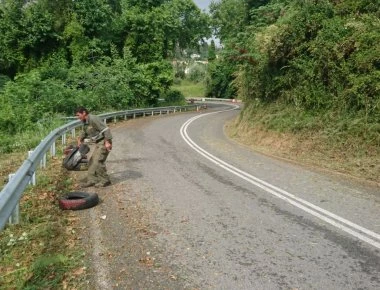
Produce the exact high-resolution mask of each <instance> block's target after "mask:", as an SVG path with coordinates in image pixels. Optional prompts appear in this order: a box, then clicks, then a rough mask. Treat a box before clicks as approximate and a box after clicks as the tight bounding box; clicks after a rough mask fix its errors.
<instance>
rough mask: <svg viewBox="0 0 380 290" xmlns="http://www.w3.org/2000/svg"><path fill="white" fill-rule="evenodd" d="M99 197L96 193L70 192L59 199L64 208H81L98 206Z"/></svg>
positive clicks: (60, 205)
mask: <svg viewBox="0 0 380 290" xmlns="http://www.w3.org/2000/svg"><path fill="white" fill-rule="evenodd" d="M98 203H99V197H98V195H97V194H96V193H88V192H79V191H74V192H69V193H68V194H67V195H66V196H65V197H63V198H60V199H59V207H60V208H61V209H63V210H80V209H87V208H91V207H94V206H96V205H97V204H98Z"/></svg>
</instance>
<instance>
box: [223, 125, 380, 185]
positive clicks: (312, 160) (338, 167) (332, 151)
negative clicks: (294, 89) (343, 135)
mask: <svg viewBox="0 0 380 290" xmlns="http://www.w3.org/2000/svg"><path fill="white" fill-rule="evenodd" d="M225 133H226V135H227V136H228V137H230V138H231V139H232V140H234V141H235V142H237V143H239V144H243V145H246V146H248V147H250V148H251V149H253V150H255V151H258V152H260V153H263V154H266V155H270V156H273V157H276V158H282V159H286V160H287V161H290V162H295V163H299V164H303V165H306V166H310V167H313V168H315V169H317V170H323V171H328V172H330V173H331V174H337V175H340V176H342V177H345V178H350V179H356V180H357V181H360V182H363V183H368V184H369V185H374V186H378V187H380V162H379V160H380V156H379V153H378V152H379V149H378V148H377V149H376V148H368V149H367V150H366V152H365V154H361V153H359V152H358V151H355V148H345V147H344V146H343V145H342V146H331V144H329V143H328V142H326V139H325V138H324V136H322V135H321V134H318V133H310V135H297V134H291V133H280V132H274V131H270V130H267V129H265V128H259V127H252V126H251V125H248V124H246V123H243V122H239V120H238V119H236V120H232V121H230V122H229V123H227V124H226V125H225Z"/></svg>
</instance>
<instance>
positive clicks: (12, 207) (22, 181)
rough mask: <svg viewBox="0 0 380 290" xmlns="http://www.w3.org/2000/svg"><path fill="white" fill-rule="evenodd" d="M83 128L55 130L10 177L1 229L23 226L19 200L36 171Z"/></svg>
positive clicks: (156, 111) (0, 204) (2, 195)
mask: <svg viewBox="0 0 380 290" xmlns="http://www.w3.org/2000/svg"><path fill="white" fill-rule="evenodd" d="M199 108H200V105H197V104H194V105H187V106H171V107H159V108H147V109H137V110H127V111H119V112H113V113H106V114H101V115H99V117H101V118H102V119H103V120H104V122H106V121H107V120H109V119H114V122H116V121H117V119H118V118H120V117H122V118H123V119H124V120H127V119H128V117H130V118H136V117H141V116H143V117H144V116H153V115H162V114H169V113H175V112H182V111H187V110H188V109H196V110H199ZM81 125H82V122H81V121H79V120H76V121H71V122H70V123H68V124H66V125H63V126H61V127H59V128H57V129H55V130H53V131H52V132H51V133H50V134H49V135H48V136H46V137H45V139H44V140H42V142H41V143H40V144H39V145H38V146H37V147H36V148H35V149H34V150H33V151H29V157H28V158H27V159H26V160H25V161H24V163H23V164H22V165H21V167H20V168H19V169H18V170H17V171H16V173H15V174H11V175H10V176H9V180H8V183H7V184H6V185H5V187H4V188H3V189H2V190H1V192H0V230H2V229H3V228H4V226H5V225H6V223H7V222H9V223H19V200H20V198H21V196H22V194H23V192H24V191H25V189H26V187H27V186H28V185H29V184H32V185H35V183H36V178H35V172H36V170H37V167H38V166H40V167H42V168H43V167H46V159H47V152H48V151H49V150H50V155H51V156H55V154H56V150H55V145H56V141H57V139H58V138H60V137H62V144H63V145H64V144H66V133H67V132H69V131H71V134H72V136H73V137H75V128H77V127H79V126H81Z"/></svg>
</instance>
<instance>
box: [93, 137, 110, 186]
mask: <svg viewBox="0 0 380 290" xmlns="http://www.w3.org/2000/svg"><path fill="white" fill-rule="evenodd" d="M108 154H109V151H108V150H107V149H106V147H105V146H104V143H103V142H100V143H98V144H96V145H95V149H94V152H93V153H92V155H91V157H90V160H89V162H88V172H87V181H88V182H94V183H103V184H104V183H106V182H109V181H110V178H109V176H108V174H107V168H106V164H105V163H106V160H107V157H108Z"/></svg>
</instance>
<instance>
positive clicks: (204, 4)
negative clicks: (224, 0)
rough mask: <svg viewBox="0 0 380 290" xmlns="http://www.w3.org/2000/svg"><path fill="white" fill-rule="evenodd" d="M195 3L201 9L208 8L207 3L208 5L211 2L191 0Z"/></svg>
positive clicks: (209, 0)
mask: <svg viewBox="0 0 380 290" xmlns="http://www.w3.org/2000/svg"><path fill="white" fill-rule="evenodd" d="M193 1H194V3H195V4H197V6H198V7H199V8H201V10H208V5H210V3H211V0H193Z"/></svg>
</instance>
